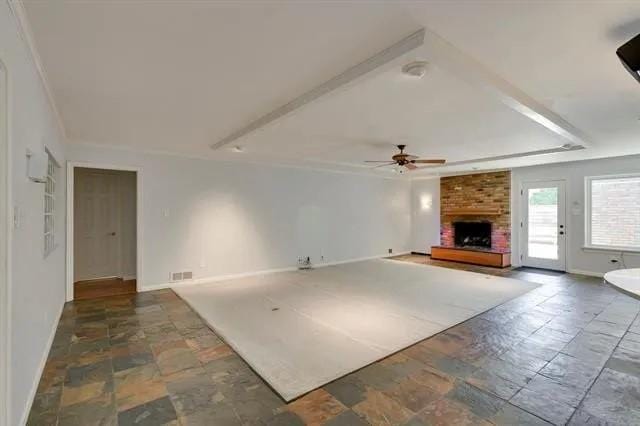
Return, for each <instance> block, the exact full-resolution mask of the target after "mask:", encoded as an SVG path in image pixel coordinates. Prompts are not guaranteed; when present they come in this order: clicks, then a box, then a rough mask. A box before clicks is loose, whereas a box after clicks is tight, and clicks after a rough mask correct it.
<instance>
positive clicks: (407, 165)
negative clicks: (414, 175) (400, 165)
mask: <svg viewBox="0 0 640 426" xmlns="http://www.w3.org/2000/svg"><path fill="white" fill-rule="evenodd" d="M404 166H405V167H406V168H407V169H409V170H415V169H417V167H416V166H415V165H414V164H411V163H407V164H405V165H404Z"/></svg>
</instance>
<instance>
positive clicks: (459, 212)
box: [442, 208, 502, 216]
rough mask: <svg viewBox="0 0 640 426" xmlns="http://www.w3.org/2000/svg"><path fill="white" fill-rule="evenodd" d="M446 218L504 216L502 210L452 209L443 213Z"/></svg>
mask: <svg viewBox="0 0 640 426" xmlns="http://www.w3.org/2000/svg"><path fill="white" fill-rule="evenodd" d="M442 214H443V215H444V216H500V215H501V214H502V210H501V209H478V208H467V209H452V210H446V211H443V212H442Z"/></svg>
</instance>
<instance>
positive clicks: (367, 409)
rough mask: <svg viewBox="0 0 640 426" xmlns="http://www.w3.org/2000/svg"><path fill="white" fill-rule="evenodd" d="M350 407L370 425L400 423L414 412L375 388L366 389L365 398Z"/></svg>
mask: <svg viewBox="0 0 640 426" xmlns="http://www.w3.org/2000/svg"><path fill="white" fill-rule="evenodd" d="M352 409H353V411H354V412H355V413H357V414H358V415H359V416H360V417H362V418H364V419H365V420H366V421H368V422H369V423H370V424H372V425H382V424H386V425H401V424H403V423H405V422H407V421H408V420H409V419H410V418H411V417H413V415H414V414H415V413H414V412H413V411H411V410H410V409H409V408H407V407H403V406H402V405H401V404H400V403H399V402H397V401H395V400H394V399H393V398H391V397H389V396H387V395H385V394H384V393H382V392H380V391H377V390H375V389H367V392H366V398H365V400H364V401H362V402H360V403H358V404H356V405H354V406H353V408H352Z"/></svg>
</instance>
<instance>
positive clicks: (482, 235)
mask: <svg viewBox="0 0 640 426" xmlns="http://www.w3.org/2000/svg"><path fill="white" fill-rule="evenodd" d="M453 237H454V243H455V245H456V246H459V247H483V248H491V222H453Z"/></svg>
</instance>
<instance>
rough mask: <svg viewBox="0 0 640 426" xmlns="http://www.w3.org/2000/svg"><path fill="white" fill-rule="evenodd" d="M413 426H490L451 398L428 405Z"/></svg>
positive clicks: (417, 416)
mask: <svg viewBox="0 0 640 426" xmlns="http://www.w3.org/2000/svg"><path fill="white" fill-rule="evenodd" d="M414 420H415V421H414V422H413V423H412V424H416V425H433V426H449V425H456V426H467V425H468V426H489V425H491V423H490V422H488V421H487V420H485V419H482V418H481V417H478V416H477V415H475V414H474V413H473V412H472V411H471V410H470V409H469V408H468V407H467V406H465V405H464V404H461V403H459V402H456V401H453V400H451V399H449V398H440V399H439V400H437V401H434V402H432V403H431V404H429V405H427V406H426V407H425V408H424V409H423V410H422V411H420V413H418V414H417V415H416V416H415V417H414Z"/></svg>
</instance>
